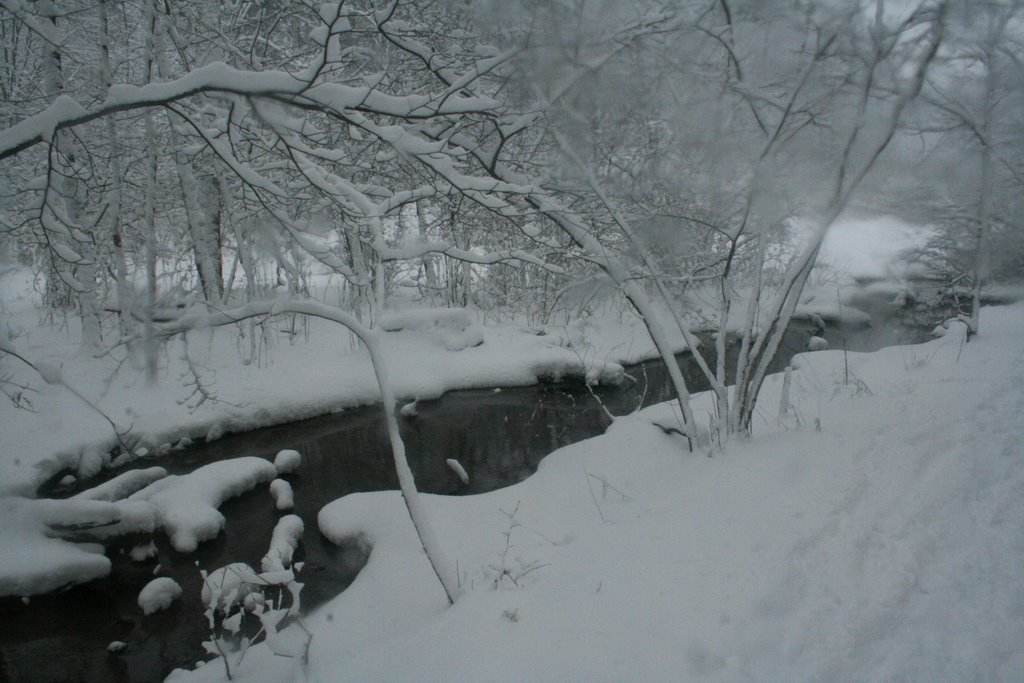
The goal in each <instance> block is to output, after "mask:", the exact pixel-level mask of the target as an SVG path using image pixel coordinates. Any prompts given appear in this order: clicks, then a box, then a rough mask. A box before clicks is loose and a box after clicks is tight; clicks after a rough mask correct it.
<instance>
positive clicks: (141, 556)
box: [128, 541, 157, 562]
mask: <svg viewBox="0 0 1024 683" xmlns="http://www.w3.org/2000/svg"><path fill="white" fill-rule="evenodd" d="M156 553H157V551H156V543H153V541H150V542H149V543H140V544H139V545H137V546H135V547H133V548H132V549H131V550H130V551H128V557H130V558H132V561H133V562H145V561H146V560H148V559H151V558H154V557H156Z"/></svg>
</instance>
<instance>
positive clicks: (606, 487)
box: [586, 472, 633, 524]
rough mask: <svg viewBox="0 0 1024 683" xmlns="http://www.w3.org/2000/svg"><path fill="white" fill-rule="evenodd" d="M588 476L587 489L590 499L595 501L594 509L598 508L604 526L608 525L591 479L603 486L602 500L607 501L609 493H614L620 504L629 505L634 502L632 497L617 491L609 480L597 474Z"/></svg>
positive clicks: (588, 473) (588, 474)
mask: <svg viewBox="0 0 1024 683" xmlns="http://www.w3.org/2000/svg"><path fill="white" fill-rule="evenodd" d="M586 475H587V489H589V491H590V498H591V499H592V500H593V501H594V507H596V508H597V514H598V515H600V516H601V523H602V524H607V523H608V520H607V519H606V518H605V516H604V511H603V510H601V504H600V503H598V502H597V494H595V493H594V487H593V485H592V484H591V482H590V480H591V479H593V480H595V481H598V482H600V484H601V500H605V499H606V498H607V497H608V492H609V491H611V492H612V493H614V494H616V495H617V496H618V498H619V501H620V502H623V503H628V502H630V501H632V500H633V499H632V498H631V497H630V496H628V495H626V494H625V493H623V492H622V491H620V490H619V489H617V488H615V487H614V486H612V485H611V484H609V483H608V480H607V479H605V478H604V477H600V476H598V475H596V474H591V473H590V472H587V473H586Z"/></svg>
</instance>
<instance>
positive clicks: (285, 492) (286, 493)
mask: <svg viewBox="0 0 1024 683" xmlns="http://www.w3.org/2000/svg"><path fill="white" fill-rule="evenodd" d="M270 495H272V496H273V497H274V506H275V507H276V508H277V509H278V510H291V509H292V508H293V507H295V494H294V492H293V491H292V485H291V484H289V483H288V482H287V481H285V480H284V479H275V480H274V481H272V482H270Z"/></svg>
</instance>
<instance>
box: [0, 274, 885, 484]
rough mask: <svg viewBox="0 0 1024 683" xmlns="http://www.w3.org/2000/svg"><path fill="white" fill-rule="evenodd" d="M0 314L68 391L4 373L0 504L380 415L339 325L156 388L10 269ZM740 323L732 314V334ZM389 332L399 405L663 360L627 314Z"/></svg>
mask: <svg viewBox="0 0 1024 683" xmlns="http://www.w3.org/2000/svg"><path fill="white" fill-rule="evenodd" d="M0 301H2V307H0V310H2V311H3V313H4V323H5V326H6V329H5V330H4V332H5V333H7V334H8V335H9V337H10V342H9V343H10V344H11V345H12V346H13V347H14V348H15V349H16V350H17V352H18V353H20V354H23V355H24V356H25V357H26V358H28V359H30V360H31V361H32V362H34V363H36V364H38V365H39V367H40V368H42V369H44V371H46V372H48V373H50V374H52V375H56V376H59V378H60V381H61V382H62V383H63V385H52V384H47V383H46V382H44V381H43V379H42V377H40V375H39V374H38V373H37V372H35V371H33V370H31V369H30V368H28V367H26V366H24V365H23V364H21V363H20V362H18V361H17V360H14V359H11V358H9V357H8V358H4V359H3V360H2V365H0V372H2V373H3V374H2V375H0V376H2V377H3V378H5V380H6V382H7V384H6V385H5V387H6V388H8V389H10V390H11V392H12V393H14V394H17V395H18V398H17V400H6V399H4V400H0V433H3V434H4V442H5V448H4V450H3V451H2V452H0V496H5V495H19V496H32V495H34V493H35V491H36V489H37V488H38V487H39V485H40V484H41V483H43V482H44V481H46V480H47V479H49V478H50V477H52V476H54V475H56V474H58V473H62V472H63V473H70V474H71V476H73V477H76V478H90V477H92V476H94V475H95V474H97V473H98V472H100V471H101V470H103V469H105V468H107V467H110V466H112V465H113V466H116V465H118V464H124V463H126V462H129V461H131V460H133V459H135V458H137V457H141V456H142V455H145V454H154V455H157V454H165V453H167V452H172V451H173V450H174V449H175V448H176V447H179V446H180V445H182V443H188V442H190V441H197V440H200V439H205V440H210V441H214V440H216V439H217V438H219V437H220V436H222V435H223V434H226V433H231V432H244V431H248V430H252V429H257V428H259V427H266V426H271V425H279V424H285V423H289V422H294V421H297V420H302V419H306V418H311V417H315V416H319V415H325V414H329V413H334V412H338V411H342V410H345V409H349V408H353V407H357V406H362V405H367V404H372V403H376V402H378V401H379V397H380V392H379V390H378V388H377V383H376V379H375V378H374V375H373V371H372V367H371V366H370V363H369V357H368V354H367V353H366V352H365V350H364V349H363V348H362V347H361V345H360V344H359V343H358V342H357V341H356V340H355V339H354V338H353V336H352V335H351V334H350V333H349V332H348V331H347V330H345V329H344V328H342V327H341V326H339V325H336V324H334V323H330V322H326V321H322V320H315V319H314V320H307V321H302V320H296V321H292V320H289V319H281V320H278V321H276V322H272V323H268V324H267V325H265V326H264V327H263V328H257V333H258V335H259V344H257V346H256V348H257V353H256V356H255V358H253V359H251V361H250V362H248V363H246V362H243V359H244V358H245V357H246V356H247V353H248V343H249V342H248V340H247V339H245V338H242V337H240V332H239V330H238V329H235V328H221V329H217V330H197V331H194V332H191V333H189V335H188V339H187V344H186V343H185V342H184V341H183V340H182V339H181V338H178V339H175V340H173V341H172V342H170V343H169V344H168V345H167V347H166V349H165V351H164V352H163V353H162V354H161V356H160V377H159V384H158V385H157V386H156V387H155V388H154V387H149V386H147V385H146V382H145V378H144V372H143V369H142V367H141V362H140V359H139V358H138V357H137V356H136V355H133V354H132V353H130V352H129V351H128V350H127V349H126V348H124V347H120V348H115V349H113V350H111V351H110V352H109V353H106V354H103V355H101V356H99V357H94V356H91V355H89V354H86V353H83V352H82V350H81V348H80V346H79V338H80V335H79V330H78V321H77V319H75V318H70V317H69V318H68V319H66V320H63V321H61V320H52V321H42V322H41V321H40V318H39V316H40V315H41V313H40V312H39V311H40V310H41V307H40V305H39V301H38V293H37V292H35V291H34V290H33V286H32V275H31V273H30V272H29V271H28V270H27V269H20V268H14V269H8V270H7V271H6V272H5V273H4V274H3V276H2V277H0ZM714 302H715V299H714V295H713V293H711V292H708V293H706V294H705V295H703V296H702V295H701V292H700V291H699V290H695V293H694V294H693V295H692V296H691V300H690V301H688V302H687V307H688V309H689V311H690V314H691V315H693V316H696V317H697V318H700V317H701V314H700V311H702V310H711V307H712V306H713V305H714ZM811 313H815V314H818V315H821V316H822V317H824V318H825V319H826V320H828V321H830V322H831V321H838V320H844V321H847V322H854V323H856V324H860V325H863V324H867V322H868V320H869V319H870V318H869V316H867V315H866V314H865V313H863V312H862V311H860V310H859V309H857V308H856V307H853V306H850V305H847V306H844V305H843V304H842V303H841V302H840V300H839V298H838V295H837V292H836V290H834V289H833V290H824V289H822V290H820V291H816V292H815V291H809V292H808V294H807V296H806V297H805V298H804V302H803V304H802V305H801V307H800V309H799V310H798V314H799V315H801V316H804V317H806V316H808V315H810V314H811ZM743 316H744V312H743V310H742V306H740V305H737V306H736V307H735V310H733V311H732V315H731V320H732V321H734V322H733V323H732V325H733V326H738V325H739V324H740V322H741V321H742V319H743ZM705 317H706V318H707V319H708V320H710V321H713V316H705ZM392 318H393V319H392V321H391V322H392V323H393V325H392V326H394V327H398V328H401V329H396V330H395V331H393V332H388V333H386V334H385V335H384V340H383V346H384V353H385V356H386V358H387V359H388V361H387V362H388V365H389V367H390V375H391V378H392V381H393V382H394V384H395V386H394V390H395V393H396V395H397V396H398V397H399V398H400V399H401V400H412V399H414V398H420V399H429V398H436V397H437V396H440V395H442V394H444V393H445V392H447V391H452V390H456V389H480V388H486V389H489V388H493V387H510V386H524V385H530V384H535V383H536V382H538V381H540V380H543V379H552V378H554V379H557V378H560V377H564V376H576V377H587V378H588V379H589V380H593V381H602V382H615V381H617V379H618V378H620V377H621V373H622V366H623V365H626V364H632V363H637V362H639V361H642V360H646V359H649V358H654V357H657V355H658V354H657V352H656V350H655V348H654V344H653V342H652V341H651V339H650V336H649V335H648V334H647V331H646V329H645V328H644V326H643V324H642V322H641V321H640V320H639V319H638V318H637V317H636V316H635V315H634V314H633V313H632V312H631V311H630V310H629V309H627V308H625V307H623V306H621V305H619V304H615V305H611V304H605V305H601V306H596V305H595V306H593V307H591V309H590V310H589V311H588V312H587V313H586V314H584V315H582V316H581V315H576V314H573V315H567V316H560V317H559V318H558V320H557V321H555V322H553V323H552V324H548V325H538V324H528V322H527V321H524V320H520V321H514V320H513V321H503V322H501V323H500V324H499V323H496V322H495V321H494V320H493V319H490V318H488V315H487V314H486V313H484V312H480V311H469V312H459V313H457V316H456V319H455V321H454V324H449V325H447V326H446V325H435V324H425V323H424V320H423V319H421V318H417V313H416V312H415V311H413V313H412V314H408V313H398V314H393V315H392ZM711 324H712V325H713V324H714V323H713V322H712V323H711ZM889 341H893V340H889ZM672 343H673V346H674V349H675V351H676V352H680V351H683V350H685V349H686V344H685V342H684V341H683V339H682V335H681V334H680V333H679V332H678V331H675V334H674V335H673V341H672ZM19 387H25V389H20V388H19ZM67 387H72V388H74V389H75V390H76V391H77V392H78V393H79V394H80V395H81V396H82V397H84V398H85V399H87V400H88V401H89V402H90V403H92V404H93V405H94V406H95V407H97V408H99V409H100V410H101V411H102V413H103V414H105V415H106V416H108V417H109V418H111V420H112V421H113V422H114V424H115V425H116V426H117V427H118V428H119V429H120V430H122V431H123V432H124V434H125V435H124V440H125V441H126V442H127V443H129V444H130V445H131V447H132V450H133V452H132V453H130V454H128V455H124V454H122V455H121V456H119V457H116V456H115V458H112V457H111V455H110V452H111V451H112V450H117V449H118V446H119V444H118V441H117V437H116V435H115V434H114V430H113V428H112V427H111V424H110V423H109V422H107V420H106V419H105V418H104V417H103V415H101V414H100V413H99V412H97V411H96V410H95V409H93V408H92V407H90V406H89V405H88V404H87V403H85V402H84V401H83V400H82V399H81V398H80V397H76V396H74V395H73V394H72V393H71V392H70V391H69V390H68V388H67ZM183 439H185V441H184V442H183V441H182V440H183Z"/></svg>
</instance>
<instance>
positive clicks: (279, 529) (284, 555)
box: [260, 515, 305, 572]
mask: <svg viewBox="0 0 1024 683" xmlns="http://www.w3.org/2000/svg"><path fill="white" fill-rule="evenodd" d="M304 531H305V526H304V525H303V523H302V519H301V518H300V517H299V516H298V515H285V516H284V517H282V518H281V519H279V520H277V525H276V526H275V527H274V534H273V536H272V537H271V539H270V549H269V550H268V551H267V554H266V555H264V556H263V559H262V560H260V568H261V569H262V570H263V571H265V572H278V571H284V570H285V569H287V568H288V567H290V566H291V565H292V557H293V556H294V554H295V549H296V548H298V547H299V541H300V540H302V534H303V532H304Z"/></svg>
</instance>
